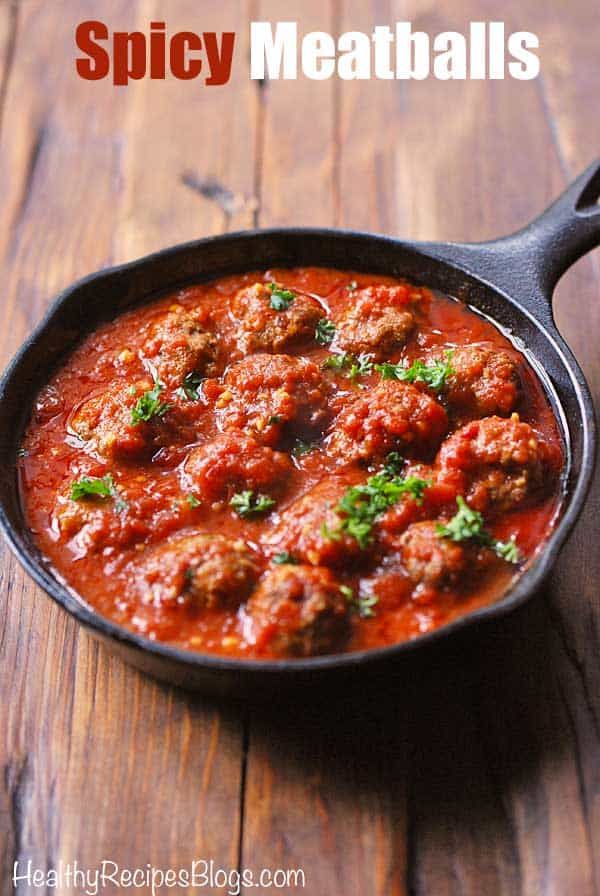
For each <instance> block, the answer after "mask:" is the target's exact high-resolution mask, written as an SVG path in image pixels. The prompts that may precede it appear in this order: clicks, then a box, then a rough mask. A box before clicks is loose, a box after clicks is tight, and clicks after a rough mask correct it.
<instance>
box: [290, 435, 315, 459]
mask: <svg viewBox="0 0 600 896" xmlns="http://www.w3.org/2000/svg"><path fill="white" fill-rule="evenodd" d="M316 447H317V443H316V442H304V441H303V440H302V439H296V442H295V443H294V447H293V448H292V454H293V456H294V457H302V455H304V454H310V452H311V451H314V450H315V448H316Z"/></svg>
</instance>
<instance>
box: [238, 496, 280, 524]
mask: <svg viewBox="0 0 600 896" xmlns="http://www.w3.org/2000/svg"><path fill="white" fill-rule="evenodd" d="M229 505H230V507H233V509H234V510H235V512H236V513H237V515H238V516H240V517H242V519H246V518H247V517H250V516H255V515H258V514H261V513H266V512H267V511H269V510H271V508H272V507H274V506H275V501H274V500H273V498H270V497H269V496H268V495H255V494H254V492H253V491H251V490H247V491H244V492H238V493H237V494H235V495H234V496H233V498H232V499H231V501H230V502H229Z"/></svg>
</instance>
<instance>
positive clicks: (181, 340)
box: [143, 305, 217, 388]
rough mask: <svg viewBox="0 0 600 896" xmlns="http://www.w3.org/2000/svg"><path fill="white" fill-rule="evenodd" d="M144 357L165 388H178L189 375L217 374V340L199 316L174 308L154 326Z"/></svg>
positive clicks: (177, 306)
mask: <svg viewBox="0 0 600 896" xmlns="http://www.w3.org/2000/svg"><path fill="white" fill-rule="evenodd" d="M143 353H144V355H145V357H146V358H147V359H148V360H149V361H150V362H151V364H152V365H153V367H154V368H155V370H156V374H157V376H158V379H159V380H161V382H163V383H165V385H167V386H169V387H172V388H177V387H178V386H180V385H181V384H182V382H183V380H184V378H185V377H186V376H187V375H188V374H189V373H198V374H201V375H212V374H214V373H215V363H214V362H215V358H216V354H217V340H216V338H215V336H214V335H213V334H212V333H209V332H207V331H206V330H205V329H204V327H203V325H202V323H201V322H200V320H199V318H198V315H195V314H194V313H190V312H188V311H186V309H185V308H184V307H183V306H182V305H174V306H172V307H171V308H170V309H169V311H168V312H167V313H166V314H165V315H164V317H162V318H161V319H160V320H159V321H158V322H156V323H155V324H154V325H153V326H152V330H151V333H150V336H149V338H148V339H147V340H146V342H145V343H144V347H143Z"/></svg>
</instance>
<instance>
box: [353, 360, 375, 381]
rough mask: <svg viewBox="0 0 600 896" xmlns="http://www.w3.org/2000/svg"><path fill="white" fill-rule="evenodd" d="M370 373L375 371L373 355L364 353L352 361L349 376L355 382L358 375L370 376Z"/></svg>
mask: <svg viewBox="0 0 600 896" xmlns="http://www.w3.org/2000/svg"><path fill="white" fill-rule="evenodd" d="M370 373H373V356H372V355H365V354H362V355H358V356H357V357H356V358H354V360H353V361H352V364H351V365H350V370H349V371H348V376H349V377H350V379H351V380H352V382H354V380H355V379H356V378H357V377H359V376H368V375H369V374H370Z"/></svg>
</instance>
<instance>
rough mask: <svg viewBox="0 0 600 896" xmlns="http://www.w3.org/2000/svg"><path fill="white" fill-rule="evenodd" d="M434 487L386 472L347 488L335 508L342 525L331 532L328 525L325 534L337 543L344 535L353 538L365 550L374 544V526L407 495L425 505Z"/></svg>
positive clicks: (324, 529) (413, 478)
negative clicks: (427, 490) (426, 498)
mask: <svg viewBox="0 0 600 896" xmlns="http://www.w3.org/2000/svg"><path fill="white" fill-rule="evenodd" d="M430 484H431V483H430V482H429V481H428V480H427V479H421V478H420V477H418V476H405V477H403V476H396V475H393V474H390V472H389V471H387V470H385V469H384V470H383V471H382V472H381V473H376V474H375V476H371V477H370V478H369V479H367V481H366V483H365V484H364V485H354V486H351V487H350V488H349V489H347V491H346V492H345V493H344V495H343V497H342V499H341V501H340V502H339V504H338V505H337V506H336V508H335V512H336V514H337V515H338V516H339V518H340V523H339V526H338V527H337V528H336V529H330V528H329V527H328V526H327V525H326V524H325V523H324V524H323V526H322V527H321V534H322V535H323V537H324V538H328V539H333V540H334V541H339V539H340V538H341V537H342V535H344V534H346V535H350V536H351V537H352V538H354V539H355V540H356V541H357V542H358V544H359V546H360V548H361V549H362V550H364V549H365V548H367V547H368V546H369V544H370V543H371V540H372V530H373V525H374V524H375V522H376V521H377V520H378V519H379V517H380V516H382V515H383V514H384V513H385V512H386V510H388V509H389V508H390V507H393V505H394V504H397V503H398V501H399V500H400V498H402V497H403V496H404V495H411V496H412V497H413V498H414V499H415V501H416V502H417V503H418V504H421V503H422V501H423V495H424V493H425V490H426V489H427V488H428V487H429V485H430Z"/></svg>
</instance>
